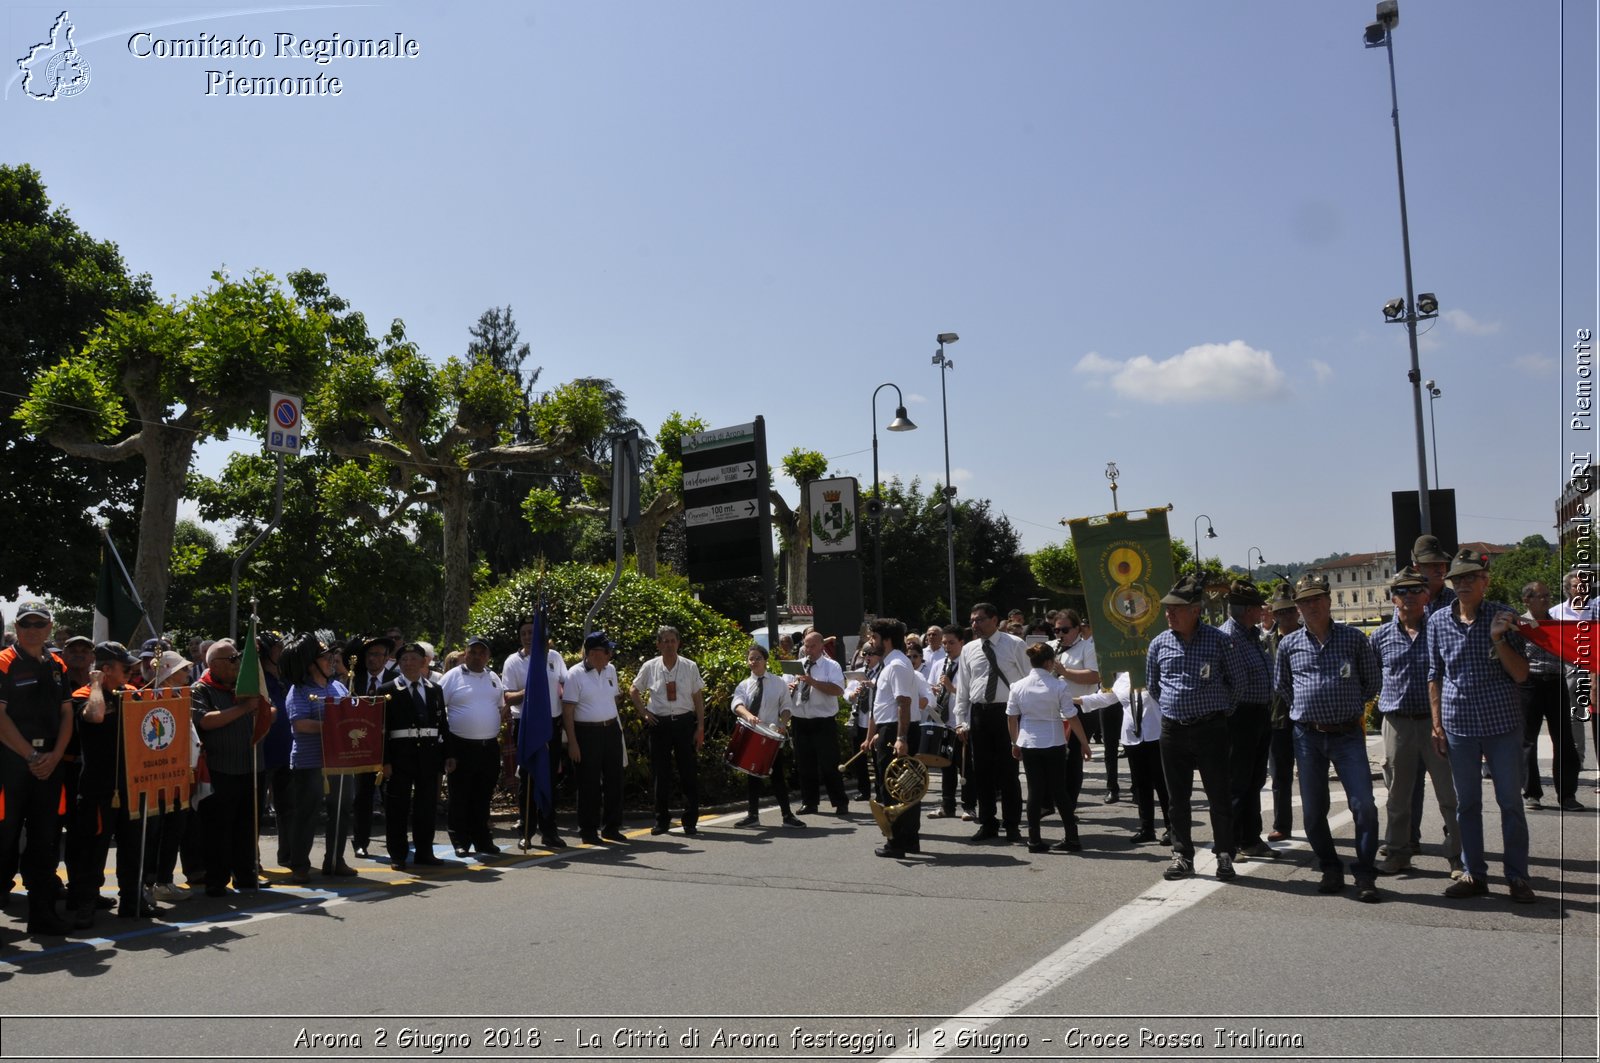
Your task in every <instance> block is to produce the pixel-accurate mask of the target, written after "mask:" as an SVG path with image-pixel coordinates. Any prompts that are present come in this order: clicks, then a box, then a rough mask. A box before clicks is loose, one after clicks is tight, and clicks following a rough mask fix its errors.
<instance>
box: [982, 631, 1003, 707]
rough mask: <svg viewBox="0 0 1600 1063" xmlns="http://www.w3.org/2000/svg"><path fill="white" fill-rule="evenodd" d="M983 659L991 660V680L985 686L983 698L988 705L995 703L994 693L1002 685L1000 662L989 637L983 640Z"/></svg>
mask: <svg viewBox="0 0 1600 1063" xmlns="http://www.w3.org/2000/svg"><path fill="white" fill-rule="evenodd" d="M983 659H984V660H986V661H988V662H989V682H988V684H987V685H985V686H984V688H983V700H984V704H986V705H993V704H994V693H995V691H996V690H997V689H998V688H999V685H1000V662H999V660H997V659H996V658H995V655H994V647H993V646H991V645H990V644H989V640H988V639H984V640H983Z"/></svg>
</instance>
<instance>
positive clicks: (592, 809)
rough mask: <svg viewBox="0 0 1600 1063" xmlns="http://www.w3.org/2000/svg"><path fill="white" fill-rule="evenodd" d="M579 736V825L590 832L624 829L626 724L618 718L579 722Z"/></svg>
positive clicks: (575, 733)
mask: <svg viewBox="0 0 1600 1063" xmlns="http://www.w3.org/2000/svg"><path fill="white" fill-rule="evenodd" d="M573 734H574V735H575V736H576V737H577V739H578V757H579V760H578V763H577V769H578V829H579V830H580V831H582V832H583V833H584V834H586V835H592V834H596V833H598V832H599V831H600V830H601V829H602V828H603V829H605V830H609V831H620V830H621V829H622V728H621V726H620V725H619V724H618V723H617V721H616V720H607V721H606V722H604V723H575V724H573Z"/></svg>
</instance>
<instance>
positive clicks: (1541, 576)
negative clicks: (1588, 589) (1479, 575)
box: [1485, 535, 1562, 612]
mask: <svg viewBox="0 0 1600 1063" xmlns="http://www.w3.org/2000/svg"><path fill="white" fill-rule="evenodd" d="M1561 576H1562V571H1561V555H1560V552H1559V551H1558V550H1556V548H1555V547H1554V546H1552V545H1550V542H1549V540H1547V539H1546V538H1545V537H1544V536H1542V535H1530V536H1528V537H1527V538H1525V539H1523V540H1522V542H1521V543H1519V544H1518V545H1517V546H1515V547H1513V548H1512V549H1510V550H1507V551H1506V552H1505V553H1503V554H1501V555H1500V556H1499V557H1497V558H1495V559H1494V562H1493V563H1492V564H1491V565H1490V566H1489V589H1488V591H1487V592H1485V596H1486V597H1488V598H1489V599H1490V600H1491V601H1496V602H1505V603H1506V604H1507V605H1511V606H1514V607H1515V608H1516V610H1517V611H1518V612H1521V611H1522V588H1523V587H1525V586H1527V585H1528V584H1529V583H1532V582H1534V581H1535V580H1537V581H1539V582H1540V583H1543V584H1544V585H1545V586H1546V587H1549V588H1550V593H1551V594H1552V596H1553V598H1554V600H1555V601H1560V600H1561V596H1562V591H1561Z"/></svg>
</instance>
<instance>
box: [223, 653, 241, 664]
mask: <svg viewBox="0 0 1600 1063" xmlns="http://www.w3.org/2000/svg"><path fill="white" fill-rule="evenodd" d="M217 660H219V661H232V662H233V663H234V664H238V663H239V662H240V661H242V660H244V654H242V653H236V654H234V655H233V656H232V657H218V658H217Z"/></svg>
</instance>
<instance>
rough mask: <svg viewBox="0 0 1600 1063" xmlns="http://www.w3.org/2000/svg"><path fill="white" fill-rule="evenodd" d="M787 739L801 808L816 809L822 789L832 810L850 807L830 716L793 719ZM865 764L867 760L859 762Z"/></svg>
mask: <svg viewBox="0 0 1600 1063" xmlns="http://www.w3.org/2000/svg"><path fill="white" fill-rule="evenodd" d="M789 735H790V737H792V738H793V739H794V765H795V776H796V779H797V781H798V782H799V784H800V805H801V807H803V808H815V807H817V804H818V802H820V801H821V800H822V791H823V789H824V788H826V790H827V791H828V800H829V801H830V802H831V803H832V804H833V806H834V807H835V808H844V807H846V806H847V805H849V803H850V802H849V799H848V798H847V797H846V796H845V792H844V777H843V776H841V775H840V774H839V723H838V721H837V720H835V719H834V718H833V717H832V716H818V717H815V718H801V717H799V716H796V717H793V718H791V719H790V720H789ZM862 763H866V758H865V757H863V758H862Z"/></svg>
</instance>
